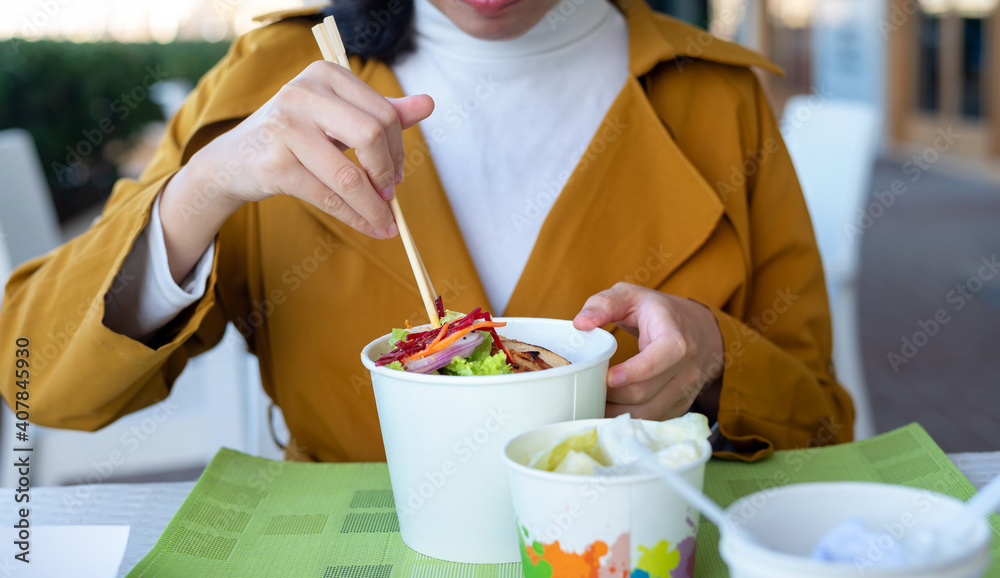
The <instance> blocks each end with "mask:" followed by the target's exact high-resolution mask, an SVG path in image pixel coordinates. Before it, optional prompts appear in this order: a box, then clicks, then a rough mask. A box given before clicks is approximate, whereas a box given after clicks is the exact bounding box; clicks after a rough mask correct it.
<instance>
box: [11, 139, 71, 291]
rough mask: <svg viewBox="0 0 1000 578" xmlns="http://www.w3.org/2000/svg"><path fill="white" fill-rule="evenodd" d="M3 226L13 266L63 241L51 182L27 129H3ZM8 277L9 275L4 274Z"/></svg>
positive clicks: (49, 249)
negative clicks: (47, 180) (49, 182)
mask: <svg viewBox="0 0 1000 578" xmlns="http://www.w3.org/2000/svg"><path fill="white" fill-rule="evenodd" d="M0 206H2V207H3V210H2V211H0V227H3V231H4V233H5V234H6V235H7V236H6V238H5V242H6V243H5V244H6V245H7V258H8V261H9V263H10V265H11V267H17V266H18V265H20V264H21V263H23V262H25V261H27V260H28V259H33V258H34V257H37V256H39V255H42V254H44V253H47V252H48V251H51V250H52V249H54V248H55V247H57V246H58V245H59V244H60V243H62V233H61V232H60V231H59V221H58V219H56V211H55V207H54V206H53V204H52V196H51V195H50V194H49V185H48V183H47V182H46V181H45V173H44V172H42V164H41V162H39V160H38V153H37V152H36V151H35V141H34V140H33V139H32V138H31V135H30V134H29V133H28V131H26V130H22V129H19V128H12V129H8V130H4V131H0ZM3 279H4V280H6V279H7V277H6V276H4V277H3Z"/></svg>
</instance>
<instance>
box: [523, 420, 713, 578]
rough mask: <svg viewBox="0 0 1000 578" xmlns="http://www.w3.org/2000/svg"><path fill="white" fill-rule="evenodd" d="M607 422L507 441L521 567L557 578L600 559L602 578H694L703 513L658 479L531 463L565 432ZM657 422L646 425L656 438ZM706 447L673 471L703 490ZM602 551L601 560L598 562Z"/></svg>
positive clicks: (554, 428) (704, 443)
mask: <svg viewBox="0 0 1000 578" xmlns="http://www.w3.org/2000/svg"><path fill="white" fill-rule="evenodd" d="M608 421H610V420H608V419H591V420H585V421H575V422H566V423H558V424H553V425H548V426H544V427H540V428H538V429H535V430H532V431H529V432H527V433H524V434H521V435H519V436H517V437H516V438H514V439H512V440H511V441H510V443H508V444H507V447H506V448H505V449H504V461H506V462H507V466H508V473H509V475H510V486H511V496H512V498H513V503H514V510H515V513H516V515H517V521H516V524H515V525H513V526H512V529H511V532H512V533H513V532H514V531H517V532H518V538H520V540H519V541H520V542H521V546H520V547H521V548H523V551H522V557H523V559H522V562H523V563H524V564H526V565H527V564H531V565H536V566H537V565H540V564H548V565H550V566H552V576H553V578H554V577H556V576H563V575H569V572H570V570H569V569H568V568H565V567H564V566H563V565H572V566H573V567H574V568H575V567H579V566H581V565H582V566H586V565H588V564H594V563H595V562H596V563H598V564H599V565H600V569H599V570H597V574H595V575H600V576H612V575H613V576H623V575H624V576H671V577H675V578H691V577H692V576H693V575H694V561H695V546H696V540H697V530H698V521H699V515H698V512H697V510H695V509H694V508H692V507H691V506H689V505H688V503H687V502H686V501H684V499H683V498H681V497H680V496H678V495H677V494H676V493H675V492H674V491H673V490H671V489H670V487H669V486H667V484H666V483H664V482H663V481H662V480H661V479H660V478H659V477H657V476H656V475H655V474H651V473H638V474H623V475H603V476H602V475H594V476H582V475H574V474H563V473H556V472H547V471H543V470H538V469H535V468H532V467H529V466H528V465H527V462H528V460H529V458H530V456H531V455H532V454H534V453H536V452H538V451H541V450H543V449H545V448H548V447H551V446H552V445H553V444H554V443H555V442H556V441H557V440H559V439H561V438H562V437H563V436H565V435H566V434H570V433H574V432H578V431H581V430H584V429H586V428H588V427H597V426H600V425H601V424H603V423H606V422H608ZM656 423H657V422H653V421H646V420H643V422H642V424H643V427H645V428H646V431H647V432H649V433H650V434H651V435H655V433H656V430H655V427H656ZM699 445H700V449H701V453H702V455H701V458H700V459H699V460H698V461H696V462H693V463H690V464H686V465H684V466H681V467H679V468H676V469H675V470H674V471H675V472H677V473H678V474H679V475H680V476H682V477H683V478H685V479H686V480H687V481H688V482H689V483H691V484H692V485H693V486H694V487H696V488H699V489H700V488H701V487H702V483H703V482H704V478H705V464H706V463H707V462H708V460H709V459H710V458H711V457H712V446H711V445H710V444H709V443H708V441H707V440H702V441H701V442H700V443H699ZM601 552H604V554H601ZM597 554H601V555H600V556H599V557H598V558H597V560H594V559H593V557H594V556H595V555H597ZM543 560H544V562H543ZM525 575H526V576H528V575H532V574H530V573H529V572H525Z"/></svg>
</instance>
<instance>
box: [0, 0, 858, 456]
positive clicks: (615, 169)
mask: <svg viewBox="0 0 1000 578" xmlns="http://www.w3.org/2000/svg"><path fill="white" fill-rule="evenodd" d="M619 8H620V9H621V10H622V12H623V13H624V14H625V16H626V18H627V20H628V27H629V37H630V40H629V43H630V44H629V49H630V69H631V75H630V76H629V78H628V81H627V83H626V85H625V87H624V89H623V90H622V91H621V94H620V95H619V96H618V97H617V99H616V100H615V102H614V104H613V105H612V106H611V109H610V111H609V112H608V113H607V117H606V119H605V121H604V123H603V124H602V126H601V127H600V128H599V129H598V131H597V133H596V134H595V135H594V138H593V140H592V142H591V143H590V146H589V148H588V149H587V151H586V152H585V153H584V155H583V157H582V159H581V160H580V162H579V164H578V166H577V167H576V169H575V172H574V173H573V175H572V176H571V178H570V180H569V182H568V183H567V184H566V186H565V188H564V190H563V191H562V192H561V194H560V195H559V197H558V199H557V200H556V201H555V204H554V206H553V207H552V209H551V212H550V214H549V215H548V217H547V218H546V220H545V222H544V224H543V226H542V229H541V233H540V235H539V237H538V242H537V244H536V248H535V250H534V252H533V253H532V254H531V257H530V258H529V260H528V263H527V266H526V268H525V270H524V273H523V275H522V277H521V278H520V280H519V281H518V284H517V287H516V289H515V290H514V293H513V296H512V297H511V299H510V304H509V306H508V307H507V310H506V311H505V312H504V314H505V315H510V316H538V317H554V318H563V319H571V318H572V317H573V316H574V315H575V314H576V313H577V312H578V311H579V309H580V308H581V306H582V305H583V303H584V301H585V300H586V299H587V297H589V296H590V295H592V294H594V293H597V292H599V291H602V290H604V289H607V288H609V287H611V286H612V285H614V284H615V283H617V282H619V281H627V282H632V283H636V284H640V285H644V286H646V287H650V288H655V289H657V290H660V291H663V292H666V293H671V294H675V295H680V296H684V297H689V298H692V299H695V300H697V301H699V302H701V303H703V304H705V305H707V306H708V307H710V308H711V310H712V311H713V313H714V314H715V316H716V319H717V320H718V323H719V327H720V328H721V330H722V335H723V338H724V342H725V347H726V359H725V363H726V366H725V372H724V377H723V385H722V393H721V402H720V403H721V408H720V412H719V425H720V428H721V431H722V433H723V434H724V435H725V437H726V438H728V439H729V440H731V442H732V451H727V452H720V453H721V455H723V456H724V457H736V458H741V459H759V458H762V457H764V456H767V455H769V454H770V453H771V452H772V451H773V450H774V449H781V448H793V447H804V446H807V445H817V444H819V443H829V442H842V441H847V440H849V439H851V435H852V423H853V408H852V405H851V400H850V398H849V396H848V395H847V394H846V393H845V391H844V390H843V389H842V388H841V386H840V385H838V384H837V382H836V380H835V378H834V376H833V373H832V368H831V362H830V359H831V335H830V318H829V312H828V307H827V298H826V294H825V289H824V281H823V273H822V269H821V265H820V259H819V254H818V252H817V249H816V244H815V241H814V238H813V232H812V228H811V223H810V220H809V215H808V213H807V212H806V206H805V203H804V201H803V198H802V193H801V191H800V188H799V184H798V181H797V180H796V176H795V172H794V169H793V167H792V163H791V161H790V159H789V156H788V154H787V152H786V150H785V147H784V144H783V142H782V139H781V135H780V133H779V130H778V126H777V124H776V122H775V119H774V117H773V115H772V113H771V111H770V110H769V108H768V104H767V102H766V101H765V98H764V96H763V94H762V92H761V89H760V86H759V84H758V81H757V78H756V76H755V74H754V73H753V72H752V71H751V70H750V67H751V66H758V67H760V68H763V69H769V70H774V66H773V65H772V64H770V63H769V62H767V61H766V60H764V59H763V58H762V57H760V56H758V55H757V54H755V53H753V52H750V51H748V50H745V49H743V48H740V47H739V46H736V45H734V44H730V43H726V42H723V41H721V40H717V39H714V38H712V37H710V36H709V35H708V34H707V33H705V32H703V31H701V30H699V29H696V28H693V27H689V26H687V25H685V24H682V23H680V22H678V21H676V20H673V19H670V18H667V17H665V16H662V15H658V14H654V13H652V12H651V11H650V10H649V9H648V8H647V7H646V5H645V4H644V3H643V2H642V1H641V0H620V1H619ZM316 20H317V18H315V17H309V16H302V17H294V18H284V19H282V20H279V21H277V22H274V23H271V24H269V25H267V26H264V27H262V28H259V29H257V30H255V31H253V32H250V33H249V34H247V35H245V36H243V37H242V38H240V39H239V40H237V41H236V42H235V43H234V44H233V46H232V48H231V50H230V52H229V54H228V55H227V56H226V57H225V59H224V60H223V61H222V62H221V63H219V65H218V66H216V67H215V68H214V69H213V70H212V71H211V72H210V73H208V75H207V76H205V77H204V78H203V79H202V80H201V82H200V83H199V84H198V86H197V88H196V90H195V91H194V93H193V94H192V95H191V96H190V98H189V99H188V101H187V103H186V104H185V105H184V107H183V108H182V109H181V111H180V112H179V113H178V114H177V116H176V117H175V118H174V119H173V120H172V121H171V122H170V123H169V126H168V128H167V134H166V138H165V140H164V141H163V143H162V145H161V146H160V149H159V150H158V152H157V154H156V156H155V158H154V159H153V160H152V162H151V163H150V164H149V166H148V167H147V169H146V171H145V172H144V173H143V175H142V176H141V178H140V179H139V180H138V181H131V180H123V181H121V182H119V183H118V184H117V186H116V187H115V189H114V193H113V194H112V196H111V198H110V200H109V201H108V203H107V206H106V207H105V209H104V212H103V214H102V216H101V218H100V220H99V221H98V222H97V223H95V224H94V225H93V226H92V227H91V228H90V230H88V231H87V232H86V233H84V234H83V235H81V236H80V237H78V238H76V239H74V240H72V241H70V242H68V243H66V244H65V245H64V246H62V247H60V248H58V249H56V250H54V251H53V252H51V253H49V254H48V255H45V256H43V257H40V258H38V259H35V260H33V261H30V262H28V263H26V264H24V265H23V266H22V267H20V268H19V269H18V270H17V271H16V272H15V273H14V274H13V276H12V277H11V278H10V281H9V282H8V284H7V288H6V293H5V296H4V301H3V310H2V313H0V343H4V344H7V345H8V347H11V346H12V345H13V344H14V343H15V339H16V338H17V337H19V336H24V337H27V338H29V339H30V341H31V344H32V350H31V356H32V357H31V359H32V374H31V375H32V379H31V386H30V388H31V390H30V391H31V402H32V404H31V406H32V410H31V416H32V418H33V420H34V421H36V422H37V423H39V424H43V425H47V426H54V427H62V428H73V429H84V430H94V429H98V428H101V427H103V426H105V425H107V424H109V423H111V422H112V421H114V420H115V419H117V418H119V417H121V416H122V415H125V414H127V413H129V412H132V411H135V410H138V409H140V408H142V407H145V406H148V405H150V404H153V403H156V402H158V401H160V400H162V399H164V398H165V397H166V396H167V395H168V394H169V393H170V385H171V383H172V382H173V381H174V379H175V378H176V377H177V375H178V374H179V373H180V372H181V370H182V369H183V367H184V365H185V362H186V360H187V359H188V358H189V357H191V356H192V355H195V354H197V353H199V352H202V351H205V350H206V349H209V348H211V347H212V346H213V345H215V344H216V343H218V342H219V340H220V339H221V338H222V336H223V330H224V327H225V325H226V322H227V321H232V322H233V323H235V325H236V326H237V328H239V329H240V331H241V332H242V333H243V334H244V336H245V337H246V342H247V344H248V346H249V348H250V350H251V351H253V352H254V353H255V354H256V355H257V357H258V358H259V360H260V370H261V375H262V378H263V384H264V388H265V389H266V391H267V394H268V395H269V396H270V397H271V399H273V400H274V401H275V402H276V403H277V404H278V405H279V406H280V407H281V409H282V410H283V411H284V415H285V418H286V420H287V422H288V426H289V429H290V430H291V433H292V435H293V437H294V439H295V440H297V442H298V443H299V445H300V446H301V448H302V449H303V450H304V453H303V455H302V456H300V457H305V458H307V459H308V458H312V459H316V460H320V461H375V460H383V459H384V452H383V449H382V441H381V436H380V432H379V424H378V417H377V414H376V409H375V400H374V396H373V393H372V389H371V384H370V380H369V378H368V375H367V372H366V371H365V369H364V368H363V367H362V365H361V363H360V361H359V352H360V350H361V348H362V346H364V345H365V344H366V343H367V342H368V341H370V340H371V339H373V338H375V337H377V336H379V335H381V334H384V333H386V332H388V331H389V329H391V328H392V327H398V326H400V325H401V324H402V323H403V321H404V320H405V319H409V320H410V321H411V322H413V323H417V322H419V321H422V320H423V319H426V315H425V314H424V313H423V311H422V305H421V301H420V298H419V295H418V293H417V289H416V285H415V283H414V281H413V278H412V275H411V273H410V270H409V266H408V264H407V260H406V256H405V254H404V251H403V246H402V243H400V242H399V241H398V240H388V241H379V240H375V239H371V238H368V237H365V236H362V235H360V234H358V233H356V232H354V231H353V230H351V229H350V228H348V227H347V226H345V225H343V224H342V223H340V222H338V221H337V220H335V219H334V218H332V217H330V216H328V215H326V214H324V213H323V212H321V211H319V210H317V209H315V208H314V207H312V206H310V205H308V204H306V203H303V202H301V201H299V200H297V199H295V198H292V197H285V196H281V197H275V198H270V199H267V200H265V201H263V202H259V203H249V204H247V205H245V206H244V207H242V208H241V209H240V210H239V211H238V212H237V213H236V214H234V215H233V216H232V217H231V218H230V219H229V220H228V221H227V222H226V224H225V226H224V227H223V229H222V230H221V232H220V233H219V235H218V237H217V242H216V246H215V266H214V269H213V271H212V274H211V277H210V280H209V286H208V289H207V292H206V295H205V297H204V298H203V299H201V300H200V301H199V302H198V303H196V304H195V305H193V306H192V307H190V308H189V309H188V310H186V311H185V312H184V313H183V314H182V315H181V316H180V317H179V318H178V319H177V320H175V321H174V322H173V323H171V324H170V325H168V326H167V327H166V328H165V329H164V331H163V332H162V335H161V336H160V338H159V340H158V342H157V343H155V344H154V347H155V348H151V347H149V346H147V345H144V344H143V343H140V342H138V341H135V340H132V339H129V338H128V337H125V336H123V335H120V334H117V333H114V332H113V331H111V330H110V329H108V328H107V327H106V326H104V325H103V323H102V318H103V315H104V296H105V294H106V293H107V292H108V291H114V290H118V288H117V284H116V282H115V276H116V274H117V272H118V271H119V270H120V268H121V265H122V262H123V261H124V259H125V257H126V256H127V255H128V253H129V251H130V249H131V246H132V244H133V242H134V240H135V239H136V237H137V236H138V235H139V233H140V232H141V231H142V230H143V228H144V227H145V226H146V223H147V220H148V218H149V214H150V206H151V204H152V202H153V200H154V198H155V196H156V195H157V193H158V192H159V191H160V189H161V188H162V187H163V185H164V183H165V182H166V181H167V180H168V179H169V178H170V177H171V176H172V175H173V174H174V172H175V171H177V170H178V168H179V167H180V166H181V165H183V164H184V163H185V162H187V161H188V159H190V158H191V156H192V154H194V152H195V151H197V150H198V149H199V148H201V147H203V146H204V145H205V144H206V143H208V142H210V141H211V140H212V139H214V138H215V137H217V136H219V135H220V134H222V133H223V132H225V131H227V130H229V129H231V128H233V127H234V126H236V125H237V124H238V123H239V122H240V121H241V120H243V119H244V118H246V117H247V116H249V115H250V114H251V113H252V112H253V111H255V110H256V109H257V108H258V107H260V106H261V105H262V104H263V103H264V102H266V101H267V100H268V99H269V98H271V97H272V96H273V95H274V94H275V93H276V92H277V91H278V89H279V88H281V86H282V85H284V84H285V83H287V82H288V81H290V80H291V79H292V78H293V77H295V76H296V75H298V74H299V73H300V72H301V71H302V70H303V69H304V68H305V67H306V66H307V65H308V64H309V63H310V62H312V61H314V60H318V59H320V58H321V56H320V53H319V50H318V49H317V47H316V43H315V40H314V39H313V36H312V34H311V31H310V27H311V26H312V25H313V24H314V23H315V21H316ZM352 65H353V68H354V71H355V73H356V74H357V75H358V76H360V77H361V78H362V79H363V80H365V81H366V82H367V83H369V84H370V85H371V86H372V87H374V88H375V89H376V90H377V91H379V92H380V93H382V94H385V95H387V96H402V95H403V93H402V90H401V88H400V86H399V84H398V82H397V80H396V78H395V77H394V75H393V73H392V70H391V68H390V67H388V66H386V65H385V64H384V63H381V62H376V61H368V62H362V61H360V60H359V59H356V58H355V59H353V60H352ZM526 106H530V103H527V104H526ZM275 130H280V127H275ZM260 138H261V139H266V138H269V135H268V134H266V131H264V132H263V133H262V134H261V135H260ZM404 139H405V146H406V150H407V164H406V178H405V181H404V182H403V183H402V184H401V185H400V186H399V187H398V188H397V192H398V195H399V199H400V203H401V204H402V206H403V209H404V211H405V213H406V215H407V219H408V221H409V224H410V227H411V229H412V231H413V235H414V237H415V238H416V240H417V242H418V244H419V246H420V249H421V252H422V253H423V256H424V259H425V263H426V266H427V269H428V271H429V273H430V275H431V278H432V280H433V283H434V285H435V287H436V288H437V290H438V291H439V292H441V293H442V294H443V296H444V299H445V303H447V305H448V307H449V308H452V309H455V310H459V311H463V310H464V311H468V310H471V309H473V308H475V307H477V306H483V307H485V308H487V309H488V308H489V302H488V300H487V298H486V294H485V293H484V291H483V287H482V285H481V283H480V281H479V278H478V276H477V274H476V269H475V267H474V266H473V263H472V260H471V258H470V256H469V253H468V251H467V250H466V248H465V245H464V243H463V241H462V235H461V233H460V231H459V228H458V226H457V224H456V222H455V219H454V216H453V214H452V212H451V209H450V207H449V204H448V201H447V197H446V196H445V194H444V191H443V190H442V186H441V183H440V181H439V180H438V176H437V174H436V172H435V169H434V163H433V160H432V159H431V157H430V155H429V153H428V148H427V145H426V143H425V140H424V137H423V136H422V135H421V132H420V130H419V129H417V128H414V129H411V130H408V131H406V132H405V133H404ZM255 150H257V149H255V143H246V147H245V150H242V151H241V152H242V153H244V157H245V159H246V163H252V162H254V155H255ZM831 162H835V161H831ZM228 170H230V171H233V172H238V171H239V170H241V167H240V166H233V167H229V169H228ZM218 178H219V179H220V182H223V183H224V181H225V179H226V174H225V170H222V171H221V172H220V174H219V176H218ZM469 186H475V183H470V184H469ZM485 210H486V209H485V208H484V211H485ZM615 336H616V337H617V339H618V341H619V349H618V353H617V355H616V356H615V359H614V360H613V361H614V362H620V361H623V360H624V359H627V358H628V357H630V356H633V355H635V354H636V353H637V352H638V346H637V340H636V339H635V338H634V337H632V336H631V335H629V334H627V333H625V332H623V331H620V330H616V331H615ZM0 369H2V370H3V372H4V375H5V376H6V377H5V379H4V380H3V384H2V393H3V396H4V397H5V398H6V399H7V401H8V403H10V404H11V405H13V400H14V397H15V392H16V391H17V387H16V385H15V384H14V382H13V380H12V379H10V376H11V375H12V374H13V367H12V361H11V356H10V355H5V356H0ZM208 385H209V386H210V384H208ZM455 410H456V411H461V408H455Z"/></svg>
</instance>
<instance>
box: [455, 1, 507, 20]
mask: <svg viewBox="0 0 1000 578" xmlns="http://www.w3.org/2000/svg"><path fill="white" fill-rule="evenodd" d="M460 1H461V2H462V3H464V4H467V5H468V6H471V7H472V9H474V10H475V11H476V12H478V13H480V14H482V15H484V16H495V15H497V14H501V13H502V12H504V11H505V10H507V9H508V8H510V7H511V6H513V5H514V4H517V3H518V2H520V1H521V0H460Z"/></svg>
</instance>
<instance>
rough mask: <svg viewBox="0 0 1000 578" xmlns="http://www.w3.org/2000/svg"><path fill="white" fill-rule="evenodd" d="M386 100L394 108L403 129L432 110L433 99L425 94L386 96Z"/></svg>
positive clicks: (425, 116) (420, 119)
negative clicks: (400, 96) (401, 96)
mask: <svg viewBox="0 0 1000 578" xmlns="http://www.w3.org/2000/svg"><path fill="white" fill-rule="evenodd" d="M386 100H387V101H389V104H391V105H392V106H393V108H395V109H396V114H398V115H399V122H400V124H401V126H402V127H403V130H406V129H408V128H410V127H411V126H413V125H415V124H417V123H418V122H420V121H422V120H424V119H425V118H427V117H429V116H430V115H431V113H432V112H434V101H433V100H432V99H431V97H429V96H427V95H426V94H415V95H413V96H404V97H403V98H387V99H386Z"/></svg>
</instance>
